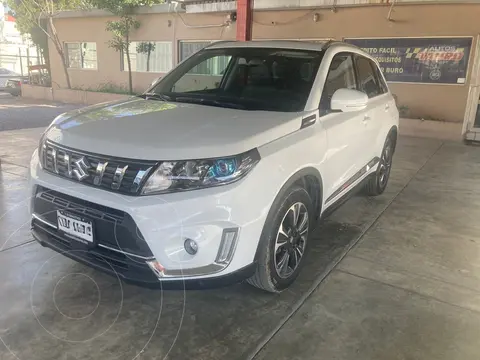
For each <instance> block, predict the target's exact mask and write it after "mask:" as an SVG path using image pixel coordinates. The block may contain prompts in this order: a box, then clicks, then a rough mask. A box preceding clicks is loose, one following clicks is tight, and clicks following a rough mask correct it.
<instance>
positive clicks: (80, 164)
mask: <svg viewBox="0 0 480 360" xmlns="http://www.w3.org/2000/svg"><path fill="white" fill-rule="evenodd" d="M72 167H73V169H72V174H73V175H75V177H76V178H77V180H78V181H82V180H84V179H86V178H87V177H88V176H89V173H88V170H89V169H90V168H91V166H90V164H89V163H88V161H87V159H85V157H84V156H82V157H81V158H80V159H78V160H77V161H75V162H74V163H73V166H72Z"/></svg>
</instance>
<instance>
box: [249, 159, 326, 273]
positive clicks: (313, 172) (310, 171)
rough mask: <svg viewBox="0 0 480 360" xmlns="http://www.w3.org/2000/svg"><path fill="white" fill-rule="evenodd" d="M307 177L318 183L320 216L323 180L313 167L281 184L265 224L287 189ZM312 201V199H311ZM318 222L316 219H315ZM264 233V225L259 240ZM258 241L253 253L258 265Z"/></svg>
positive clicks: (299, 172) (300, 171)
mask: <svg viewBox="0 0 480 360" xmlns="http://www.w3.org/2000/svg"><path fill="white" fill-rule="evenodd" d="M307 176H313V177H315V178H316V179H317V181H318V183H319V184H320V189H319V199H318V204H317V206H318V207H319V208H318V209H316V210H317V217H319V216H320V213H321V207H322V205H323V203H322V202H323V179H322V176H321V175H320V172H319V171H318V170H317V169H315V168H314V167H311V166H309V167H306V168H303V169H301V170H299V171H297V172H296V173H294V174H293V175H292V176H290V178H289V179H288V180H287V181H286V182H285V183H284V184H283V186H282V187H281V188H280V190H279V191H278V192H277V195H276V196H275V199H274V200H273V202H272V205H271V206H270V209H269V210H268V214H267V218H266V220H265V223H266V222H267V220H268V219H269V217H270V216H272V213H271V210H272V209H273V208H274V206H275V205H276V204H277V202H278V201H280V200H281V199H282V195H283V194H285V193H286V192H287V190H288V189H290V188H291V187H292V186H293V185H294V184H295V183H296V182H298V181H299V180H302V179H304V178H306V177H307ZM312 200H313V199H312ZM316 220H318V219H316ZM264 231H265V224H264V226H263V229H262V233H261V235H260V239H261V238H263V234H264ZM260 239H259V242H258V244H257V250H256V251H255V258H254V263H258V256H259V249H260Z"/></svg>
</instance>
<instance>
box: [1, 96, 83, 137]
mask: <svg viewBox="0 0 480 360" xmlns="http://www.w3.org/2000/svg"><path fill="white" fill-rule="evenodd" d="M79 107H80V105H71V104H62V103H52V102H50V103H49V102H45V101H44V100H42V101H40V100H33V99H25V98H22V97H15V96H12V95H10V94H8V93H5V92H0V131H6V130H16V129H26V128H36V127H45V126H47V125H48V124H50V123H51V122H52V120H53V119H54V118H55V117H56V116H57V115H60V114H61V113H64V112H66V111H68V110H73V109H76V108H79Z"/></svg>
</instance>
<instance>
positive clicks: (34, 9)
mask: <svg viewBox="0 0 480 360" xmlns="http://www.w3.org/2000/svg"><path fill="white" fill-rule="evenodd" d="M6 3H7V5H8V7H9V8H10V9H11V10H12V12H13V13H14V16H15V18H16V26H17V29H18V30H19V31H20V33H21V34H23V35H30V37H31V39H32V41H33V43H34V44H36V45H37V46H38V47H39V48H40V49H41V50H42V53H43V56H44V58H45V61H46V62H47V63H48V39H50V40H51V41H52V43H53V45H54V46H55V49H56V50H57V53H58V54H59V56H60V58H61V59H62V63H63V69H64V74H65V78H66V81H67V87H68V88H70V78H69V75H68V72H67V69H66V62H65V54H64V49H63V42H62V41H61V40H60V38H59V36H58V34H57V31H56V28H55V24H54V23H53V18H54V17H55V16H56V15H58V13H60V12H62V11H66V10H76V9H85V8H88V4H86V3H85V1H84V0H6Z"/></svg>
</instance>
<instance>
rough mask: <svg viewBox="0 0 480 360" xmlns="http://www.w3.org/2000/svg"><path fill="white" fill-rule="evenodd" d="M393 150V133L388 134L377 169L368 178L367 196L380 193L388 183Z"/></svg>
mask: <svg viewBox="0 0 480 360" xmlns="http://www.w3.org/2000/svg"><path fill="white" fill-rule="evenodd" d="M394 150H395V140H394V138H393V135H389V136H388V137H387V140H385V145H384V146H383V150H382V155H381V157H380V160H379V164H378V168H377V171H376V172H375V173H374V174H373V176H371V177H370V179H368V182H367V184H366V186H365V191H366V193H367V195H369V196H378V195H381V194H382V193H383V192H384V191H385V189H386V187H387V184H388V179H389V178H390V171H391V170H392V160H393V152H394Z"/></svg>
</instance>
